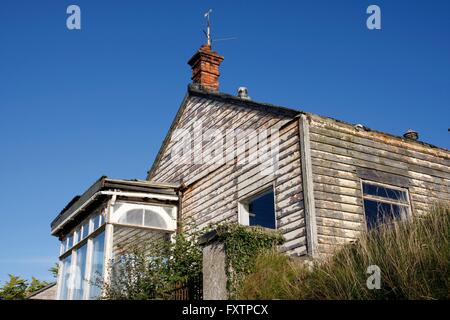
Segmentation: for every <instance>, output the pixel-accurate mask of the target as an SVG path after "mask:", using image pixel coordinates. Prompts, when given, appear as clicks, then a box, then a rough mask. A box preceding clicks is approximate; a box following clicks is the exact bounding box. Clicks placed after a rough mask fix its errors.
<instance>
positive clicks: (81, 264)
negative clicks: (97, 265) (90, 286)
mask: <svg viewBox="0 0 450 320" xmlns="http://www.w3.org/2000/svg"><path fill="white" fill-rule="evenodd" d="M86 255H87V245H83V246H82V247H80V248H79V249H78V250H77V261H76V265H75V270H74V276H75V283H74V294H73V300H82V299H83V294H84V288H85V282H86V279H85V278H84V277H85V274H86Z"/></svg>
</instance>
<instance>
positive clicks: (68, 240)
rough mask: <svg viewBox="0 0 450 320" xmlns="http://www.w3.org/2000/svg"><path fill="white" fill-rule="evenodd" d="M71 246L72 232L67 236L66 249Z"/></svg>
mask: <svg viewBox="0 0 450 320" xmlns="http://www.w3.org/2000/svg"><path fill="white" fill-rule="evenodd" d="M72 247H73V234H71V235H70V236H68V237H67V247H66V250H69V249H70V248H72Z"/></svg>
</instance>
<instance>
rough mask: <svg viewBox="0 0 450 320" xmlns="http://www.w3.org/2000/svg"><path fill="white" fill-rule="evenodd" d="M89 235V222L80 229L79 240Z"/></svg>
mask: <svg viewBox="0 0 450 320" xmlns="http://www.w3.org/2000/svg"><path fill="white" fill-rule="evenodd" d="M88 235H89V221H88V222H86V223H85V224H83V227H82V228H81V239H80V240H83V239H84V238H86V237H87V236H88Z"/></svg>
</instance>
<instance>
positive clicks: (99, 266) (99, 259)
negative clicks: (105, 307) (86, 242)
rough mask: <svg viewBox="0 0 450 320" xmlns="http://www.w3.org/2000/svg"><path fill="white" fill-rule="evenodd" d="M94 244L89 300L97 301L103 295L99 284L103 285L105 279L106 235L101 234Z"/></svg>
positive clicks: (94, 240)
mask: <svg viewBox="0 0 450 320" xmlns="http://www.w3.org/2000/svg"><path fill="white" fill-rule="evenodd" d="M92 242H93V243H92V244H93V250H92V262H91V277H90V279H89V287H90V289H89V298H90V299H95V298H98V297H99V296H100V295H101V288H100V286H99V284H101V282H102V279H103V264H104V261H103V260H104V246H105V233H104V232H102V233H100V234H99V235H98V236H96V237H95V238H94V239H93V241H92Z"/></svg>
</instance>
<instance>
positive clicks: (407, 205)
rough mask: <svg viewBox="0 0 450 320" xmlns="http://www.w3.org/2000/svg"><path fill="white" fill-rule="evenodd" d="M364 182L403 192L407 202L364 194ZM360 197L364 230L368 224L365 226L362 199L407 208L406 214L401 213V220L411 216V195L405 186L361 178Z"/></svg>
mask: <svg viewBox="0 0 450 320" xmlns="http://www.w3.org/2000/svg"><path fill="white" fill-rule="evenodd" d="M364 184H370V185H375V186H380V187H383V188H386V189H392V190H397V191H401V192H405V193H406V201H407V203H405V202H401V201H398V200H394V199H390V198H385V197H379V196H374V195H370V194H364ZM361 197H362V205H363V213H364V228H365V230H366V231H367V230H368V226H367V217H366V208H365V205H364V200H371V201H376V202H381V203H387V204H393V205H397V206H401V207H405V208H407V210H406V216H403V215H401V216H400V219H402V220H403V219H408V218H411V217H412V205H411V195H410V193H409V190H408V189H407V188H402V187H398V186H393V185H390V184H386V183H381V182H376V181H371V180H365V179H361Z"/></svg>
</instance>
